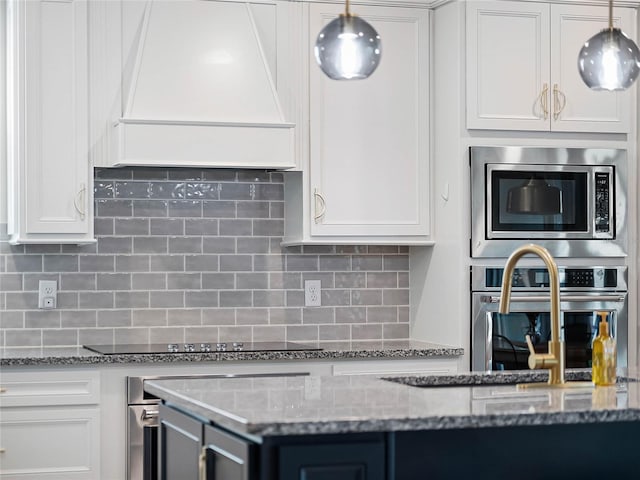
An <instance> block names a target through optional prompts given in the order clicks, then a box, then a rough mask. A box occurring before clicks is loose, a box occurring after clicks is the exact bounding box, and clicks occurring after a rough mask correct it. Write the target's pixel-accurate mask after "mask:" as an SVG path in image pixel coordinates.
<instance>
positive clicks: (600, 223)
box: [595, 172, 611, 232]
mask: <svg viewBox="0 0 640 480" xmlns="http://www.w3.org/2000/svg"><path fill="white" fill-rule="evenodd" d="M595 176H596V177H595V185H596V204H595V228H596V232H610V231H611V228H610V223H611V212H610V211H609V197H610V195H611V185H610V184H611V181H610V177H609V174H608V173H606V172H595Z"/></svg>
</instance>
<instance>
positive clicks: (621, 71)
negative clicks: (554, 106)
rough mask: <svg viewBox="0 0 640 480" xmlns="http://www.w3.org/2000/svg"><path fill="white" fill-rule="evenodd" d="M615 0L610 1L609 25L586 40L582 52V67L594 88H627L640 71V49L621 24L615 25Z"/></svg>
mask: <svg viewBox="0 0 640 480" xmlns="http://www.w3.org/2000/svg"><path fill="white" fill-rule="evenodd" d="M612 13H613V1H612V0H610V1H609V28H606V29H604V30H602V31H601V32H600V33H597V34H596V35H594V36H593V37H591V38H590V39H589V40H587V41H586V43H585V44H584V46H583V47H582V48H581V49H580V53H579V55H578V71H579V72H580V76H581V77H582V80H583V81H584V83H585V84H586V85H587V86H588V87H589V88H591V89H592V90H609V91H612V90H625V89H627V88H629V87H630V86H631V85H632V84H633V82H634V81H635V79H636V78H637V77H638V74H639V73H640V50H638V46H637V45H636V44H635V43H634V42H633V40H631V39H630V38H629V37H627V36H626V35H625V34H624V33H623V32H622V30H620V29H619V28H613V19H612Z"/></svg>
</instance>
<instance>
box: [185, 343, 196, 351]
mask: <svg viewBox="0 0 640 480" xmlns="http://www.w3.org/2000/svg"><path fill="white" fill-rule="evenodd" d="M184 351H185V352H195V351H196V346H195V345H194V344H193V343H185V344H184Z"/></svg>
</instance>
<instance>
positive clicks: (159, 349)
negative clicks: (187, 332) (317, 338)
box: [83, 342, 322, 355]
mask: <svg viewBox="0 0 640 480" xmlns="http://www.w3.org/2000/svg"><path fill="white" fill-rule="evenodd" d="M83 347H84V348H86V349H88V350H92V351H94V352H97V353H102V354H103V355H122V354H130V355H131V354H144V353H208V352H290V351H301V350H322V348H319V347H315V346H313V345H305V344H302V343H292V342H198V343H130V344H123V345H83Z"/></svg>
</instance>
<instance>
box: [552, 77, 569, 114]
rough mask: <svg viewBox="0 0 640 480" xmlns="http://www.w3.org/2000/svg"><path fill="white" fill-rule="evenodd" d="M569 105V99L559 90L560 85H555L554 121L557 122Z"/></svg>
mask: <svg viewBox="0 0 640 480" xmlns="http://www.w3.org/2000/svg"><path fill="white" fill-rule="evenodd" d="M566 104H567V97H566V96H565V94H564V93H563V92H562V90H560V89H559V88H558V84H557V83H554V84H553V119H554V120H557V119H558V118H559V117H560V114H561V113H562V110H564V107H565V105H566Z"/></svg>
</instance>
